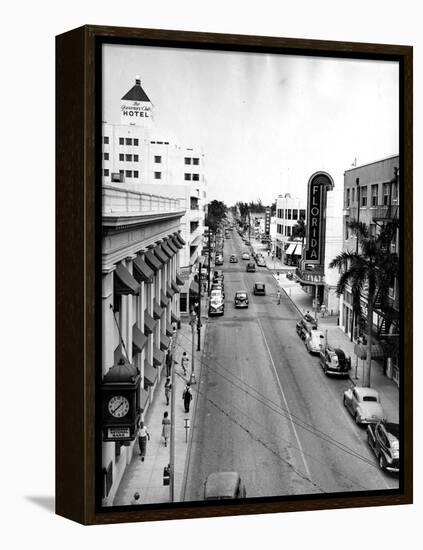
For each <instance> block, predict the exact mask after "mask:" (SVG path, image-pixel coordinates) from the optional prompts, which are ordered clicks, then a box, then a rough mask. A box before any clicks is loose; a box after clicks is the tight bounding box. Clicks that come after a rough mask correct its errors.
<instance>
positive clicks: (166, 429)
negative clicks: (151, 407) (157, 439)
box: [162, 411, 170, 447]
mask: <svg viewBox="0 0 423 550" xmlns="http://www.w3.org/2000/svg"><path fill="white" fill-rule="evenodd" d="M162 437H163V440H164V444H165V447H167V440H168V439H169V437H170V418H169V413H168V412H167V411H165V412H164V413H163V420H162Z"/></svg>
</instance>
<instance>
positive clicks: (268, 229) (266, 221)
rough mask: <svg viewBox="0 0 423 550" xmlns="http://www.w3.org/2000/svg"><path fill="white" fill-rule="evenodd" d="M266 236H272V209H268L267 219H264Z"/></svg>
mask: <svg viewBox="0 0 423 550" xmlns="http://www.w3.org/2000/svg"><path fill="white" fill-rule="evenodd" d="M264 234H265V235H270V208H269V207H267V208H266V212H265V217H264Z"/></svg>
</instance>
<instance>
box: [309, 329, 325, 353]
mask: <svg viewBox="0 0 423 550" xmlns="http://www.w3.org/2000/svg"><path fill="white" fill-rule="evenodd" d="M305 345H306V348H307V351H308V352H309V353H320V352H321V350H322V349H323V348H324V347H325V336H324V334H323V332H322V331H321V330H318V329H317V328H312V329H311V330H310V332H309V333H308V335H307V336H306V339H305Z"/></svg>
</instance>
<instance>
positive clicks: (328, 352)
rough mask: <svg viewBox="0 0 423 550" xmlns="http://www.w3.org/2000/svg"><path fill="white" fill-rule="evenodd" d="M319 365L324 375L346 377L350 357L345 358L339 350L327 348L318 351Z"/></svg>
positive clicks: (349, 367)
mask: <svg viewBox="0 0 423 550" xmlns="http://www.w3.org/2000/svg"><path fill="white" fill-rule="evenodd" d="M320 365H321V367H322V369H323V372H324V373H325V374H326V375H328V374H333V375H335V376H348V371H349V370H350V369H351V357H347V356H346V355H345V353H344V352H343V351H342V349H340V348H332V347H331V346H327V347H326V348H325V349H322V350H321V351H320Z"/></svg>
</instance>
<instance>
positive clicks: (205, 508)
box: [56, 25, 413, 525]
mask: <svg viewBox="0 0 423 550" xmlns="http://www.w3.org/2000/svg"><path fill="white" fill-rule="evenodd" d="M105 43H115V44H134V45H135V44H139V45H151V46H156V47H163V48H165V47H176V48H182V47H183V48H197V49H211V50H222V51H239V52H266V53H274V54H277V53H279V54H280V53H285V54H297V55H314V56H322V57H325V56H326V57H327V56H330V57H338V58H345V59H370V60H392V61H397V62H398V63H399V67H400V158H401V172H402V181H403V188H402V199H401V204H402V207H403V211H402V224H403V226H402V228H403V232H402V234H403V252H402V257H401V260H402V264H401V268H402V283H403V294H402V297H403V311H402V315H403V316H402V327H403V350H402V351H403V355H402V356H403V371H402V379H401V395H402V400H401V404H402V420H403V445H402V457H403V458H402V463H403V474H402V480H401V483H400V490H399V491H398V492H397V493H396V494H394V495H393V494H389V493H387V494H384V493H383V492H378V494H365V495H358V496H356V495H346V496H337V495H334V496H331V495H323V496H313V497H311V496H307V497H301V496H298V497H295V498H281V499H275V498H272V499H270V498H269V499H266V498H260V499H254V500H246V501H245V502H242V503H235V504H222V505H216V504H212V505H208V504H207V503H205V502H201V503H178V504H174V505H169V506H165V505H163V506H160V507H147V506H146V507H144V508H143V509H142V510H141V509H132V508H131V509H116V508H113V509H112V510H110V511H108V510H105V509H101V508H99V506H98V502H96V491H97V490H98V481H96V480H97V470H98V464H97V462H96V438H97V428H96V414H98V410H97V408H98V403H99V399H98V393H99V387H98V378H97V377H98V375H96V365H97V362H98V342H99V339H100V338H101V323H100V322H99V311H98V303H99V302H98V288H99V285H98V280H97V279H98V266H99V251H100V246H99V235H100V233H99V227H100V228H101V223H100V222H101V209H100V206H99V205H100V201H101V182H100V180H99V176H98V172H99V171H98V170H97V167H98V166H99V152H100V148H99V146H98V144H99V143H100V139H99V138H100V137H101V128H100V126H101V125H100V124H99V121H101V81H100V76H101V72H100V50H101V46H102V44H105ZM412 63H413V50H412V47H410V46H398V45H387V44H369V43H350V42H334V41H324V40H304V39H292V38H280V37H263V36H243V35H229V34H211V33H196V32H184V31H167V30H157V29H135V28H118V27H102V26H91V25H88V26H84V27H80V28H78V29H74V30H72V31H69V32H67V33H64V34H62V35H59V36H58V37H57V38H56V71H57V74H56V121H57V122H56V124H57V126H56V243H57V244H56V289H57V290H56V310H57V323H56V512H57V514H59V515H61V516H64V517H66V518H69V519H72V520H74V521H77V522H79V523H82V524H86V525H88V524H104V523H121V522H135V521H153V520H168V519H183V518H184V519H186V518H199V517H210V516H227V515H244V514H263V513H275V512H291V511H306V510H309V511H311V510H322V509H336V508H349V507H365V506H383V505H396V504H409V503H412V501H413V453H412V446H413V443H412V433H413V391H412V389H413V388H412V381H413V376H412V360H413V356H412V353H413V352H412V348H413V320H412V313H413V312H412V257H413V240H412V225H413V211H412V190H413V183H412V181H413V174H412V166H413V150H412V144H413V136H412V117H413V105H412V102H413V96H412V90H413V79H412V75H413V70H412ZM99 182H100V184H99ZM70 297H72V298H70ZM96 376H97V377H96ZM96 404H97V405H96ZM109 475H110V474H108V476H107V477H109Z"/></svg>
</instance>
